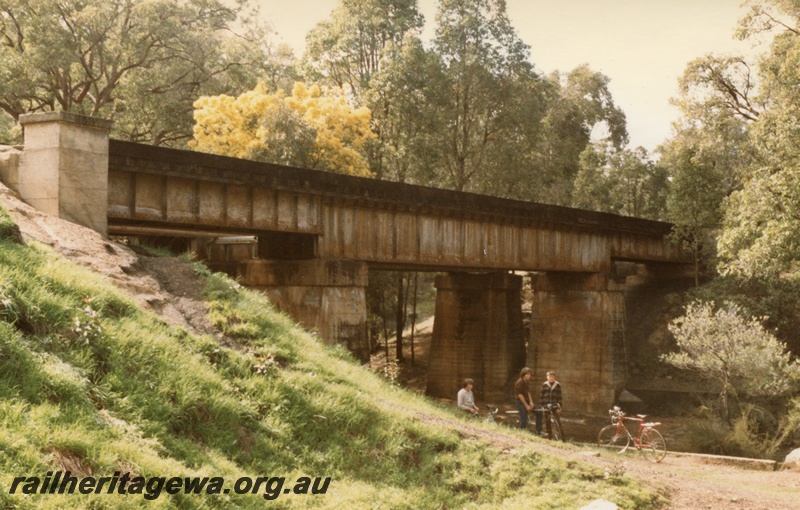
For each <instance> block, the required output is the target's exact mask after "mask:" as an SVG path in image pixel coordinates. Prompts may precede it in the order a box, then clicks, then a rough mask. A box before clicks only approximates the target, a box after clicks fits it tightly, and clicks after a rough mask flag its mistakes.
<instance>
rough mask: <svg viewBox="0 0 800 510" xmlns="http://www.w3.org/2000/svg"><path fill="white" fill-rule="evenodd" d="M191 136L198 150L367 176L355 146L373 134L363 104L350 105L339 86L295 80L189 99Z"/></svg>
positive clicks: (361, 157) (193, 145)
mask: <svg viewBox="0 0 800 510" xmlns="http://www.w3.org/2000/svg"><path fill="white" fill-rule="evenodd" d="M195 108H196V111H195V121H196V122H195V126H194V139H193V140H192V141H191V142H190V143H189V145H190V147H192V148H195V149H197V150H200V151H204V152H211V153H214V154H222V155H226V156H233V157H239V158H246V159H254V160H258V161H266V162H270V163H277V164H283V165H292V166H299V167H305V168H316V169H320V170H329V171H332V172H339V173H348V174H352V175H361V176H368V175H370V174H369V168H368V166H367V162H366V160H365V158H364V156H363V153H362V152H361V151H362V149H363V146H364V144H365V143H366V142H367V141H368V140H369V139H370V138H372V137H373V136H374V135H373V133H372V131H370V129H369V117H370V114H369V110H368V109H366V108H363V107H362V108H358V109H353V108H351V107H350V106H349V105H348V104H347V102H346V101H345V99H344V96H343V94H342V92H341V90H336V89H322V88H320V87H319V86H316V85H314V86H312V87H310V88H309V87H306V86H305V85H304V84H303V83H300V82H298V83H295V85H294V88H293V89H292V95H291V96H285V95H284V93H283V91H278V92H276V93H274V94H269V93H267V88H266V85H265V84H263V83H261V84H259V85H258V86H257V87H256V88H255V89H254V90H251V91H249V92H245V93H244V94H241V95H240V96H238V97H235V98H234V97H230V96H226V95H221V96H213V97H201V98H200V99H198V100H197V101H196V102H195Z"/></svg>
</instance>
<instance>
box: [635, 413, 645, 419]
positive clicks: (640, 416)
mask: <svg viewBox="0 0 800 510" xmlns="http://www.w3.org/2000/svg"><path fill="white" fill-rule="evenodd" d="M636 417H637V418H641V419H643V420H644V419H645V418H647V415H646V414H637V415H636Z"/></svg>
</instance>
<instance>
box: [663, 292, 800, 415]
mask: <svg viewBox="0 0 800 510" xmlns="http://www.w3.org/2000/svg"><path fill="white" fill-rule="evenodd" d="M714 308H715V307H714V305H713V304H712V303H709V302H705V303H703V302H695V303H692V304H690V305H689V306H687V308H686V313H685V314H684V315H683V316H682V317H678V318H677V319H675V320H673V321H672V323H671V324H670V326H669V330H670V332H671V333H672V334H673V335H674V336H675V340H676V342H677V345H678V349H679V351H678V352H676V353H670V354H667V355H665V356H663V357H662V360H663V361H665V362H666V363H669V364H671V365H673V366H676V367H678V368H681V369H686V370H693V371H696V372H698V374H699V375H700V376H701V377H703V378H706V379H707V380H709V381H711V382H713V383H714V384H715V385H716V387H717V389H718V390H719V399H720V404H721V408H722V416H723V418H724V419H725V420H726V421H729V419H730V414H729V407H728V396H729V395H733V396H734V398H737V399H738V398H739V397H746V396H747V397H779V396H783V395H787V394H789V393H791V392H792V391H794V390H795V389H796V388H797V385H798V383H800V363H798V361H797V360H792V358H791V355H790V354H789V353H788V352H787V351H786V345H785V344H783V343H781V342H779V341H778V340H777V339H776V338H775V337H774V336H773V335H772V333H770V332H769V331H766V330H765V329H764V327H763V326H762V325H761V322H762V320H763V318H745V317H744V311H743V310H742V309H741V308H740V307H738V306H737V305H734V304H732V303H727V304H726V305H725V306H723V307H720V308H717V309H716V310H715V309H714Z"/></svg>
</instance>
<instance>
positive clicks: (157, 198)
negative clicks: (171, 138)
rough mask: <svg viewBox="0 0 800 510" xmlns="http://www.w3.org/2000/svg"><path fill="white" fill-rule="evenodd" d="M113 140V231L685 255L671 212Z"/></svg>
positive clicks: (375, 254)
mask: <svg viewBox="0 0 800 510" xmlns="http://www.w3.org/2000/svg"><path fill="white" fill-rule="evenodd" d="M109 149H110V151H109V152H110V154H109V203H108V221H109V232H110V233H131V232H152V233H168V232H178V231H180V232H182V233H183V234H186V233H191V232H198V233H214V232H225V233H253V234H264V233H267V232H273V233H276V232H277V233H284V234H298V235H305V237H304V239H306V240H310V242H312V243H313V247H312V250H313V256H315V257H319V258H327V259H351V260H362V261H366V262H370V263H372V264H376V265H384V266H395V267H432V268H440V269H443V268H447V269H462V270H466V269H473V270H476V269H477V270H480V269H484V270H487V269H519V270H561V271H604V270H607V268H608V266H609V264H610V261H611V260H612V259H625V260H638V261H664V262H685V260H684V259H683V258H682V256H681V254H680V253H679V252H678V251H677V250H676V249H675V248H674V247H672V246H670V245H669V244H668V243H666V242H665V241H664V236H665V235H666V234H667V233H669V231H670V229H671V225H670V224H668V223H663V222H657V221H650V220H644V219H640V218H630V217H623V216H618V215H614V214H606V213H598V212H592V211H585V210H579V209H571V208H567V207H559V206H553V205H546V204H537V203H531V202H523V201H518V200H507V199H501V198H496V197H490V196H484V195H477V194H473V193H462V192H455V191H449V190H441V189H435V188H427V187H423V186H414V185H408V184H401V183H395V182H388V181H378V180H374V179H365V178H359V177H352V176H346V175H340V174H332V173H328V172H320V171H315V170H308V169H301V168H291V167H285V166H279V165H271V164H266V163H259V162H253V161H247V160H241V159H235V158H227V157H222V156H214V155H208V154H202V153H197V152H191V151H181V150H175V149H166V148H158V147H152V146H147V145H141V144H135V143H130V142H121V141H116V140H112V141H111V143H110V148H109ZM267 237H269V236H267ZM279 239H281V240H285V236H284V237H282V238H279ZM275 242H278V241H277V240H276V241H275Z"/></svg>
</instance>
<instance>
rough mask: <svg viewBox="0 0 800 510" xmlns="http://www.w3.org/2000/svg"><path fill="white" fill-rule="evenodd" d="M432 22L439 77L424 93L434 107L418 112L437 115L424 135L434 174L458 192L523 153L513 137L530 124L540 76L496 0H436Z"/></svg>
mask: <svg viewBox="0 0 800 510" xmlns="http://www.w3.org/2000/svg"><path fill="white" fill-rule="evenodd" d="M436 23H437V28H436V36H435V39H434V51H435V52H436V53H437V54H438V56H439V58H440V61H441V64H440V65H441V70H442V71H441V72H440V73H438V74H437V76H435V78H438V79H439V80H441V81H439V82H431V83H430V85H429V92H430V93H431V94H433V95H436V97H435V98H434V99H433V100H432V101H431V103H432V104H435V105H441V107H440V108H437V110H436V111H431V110H429V111H427V112H426V114H428V115H433V116H436V117H438V123H439V129H437V130H436V132H435V133H433V135H432V137H433V138H432V140H431V142H432V147H434V148H435V150H436V151H437V157H438V164H439V165H440V167H441V173H440V174H439V175H438V176H437V180H438V182H440V183H441V184H442V185H443V186H444V187H447V188H451V189H455V190H458V191H478V192H480V191H484V189H485V188H486V187H487V186H488V185H491V184H493V183H495V182H496V181H495V179H496V178H498V177H501V174H502V173H503V172H506V171H509V169H511V168H513V166H511V165H510V164H509V162H510V160H511V157H512V155H513V154H520V153H524V152H525V147H524V146H521V145H520V144H522V143H525V142H530V141H531V140H532V137H531V136H526V135H527V134H528V133H529V131H530V130H531V129H533V130H534V131H535V130H536V129H538V124H539V121H540V119H541V117H542V113H543V104H542V101H541V99H542V98H541V93H540V92H538V90H537V89H538V86H537V85H538V82H539V81H540V80H539V77H538V75H536V73H534V70H533V66H532V65H531V64H530V62H529V60H528V57H529V48H528V46H527V45H526V44H525V43H523V42H522V40H520V39H519V37H518V36H517V34H516V32H515V31H514V29H513V27H512V26H511V24H510V22H509V20H508V16H507V13H506V5H505V1H504V0H471V1H468V2H464V1H461V0H442V1H441V2H440V4H439V10H438V12H437V14H436ZM537 110H538V113H537ZM526 168H528V169H530V166H527V167H526Z"/></svg>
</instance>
